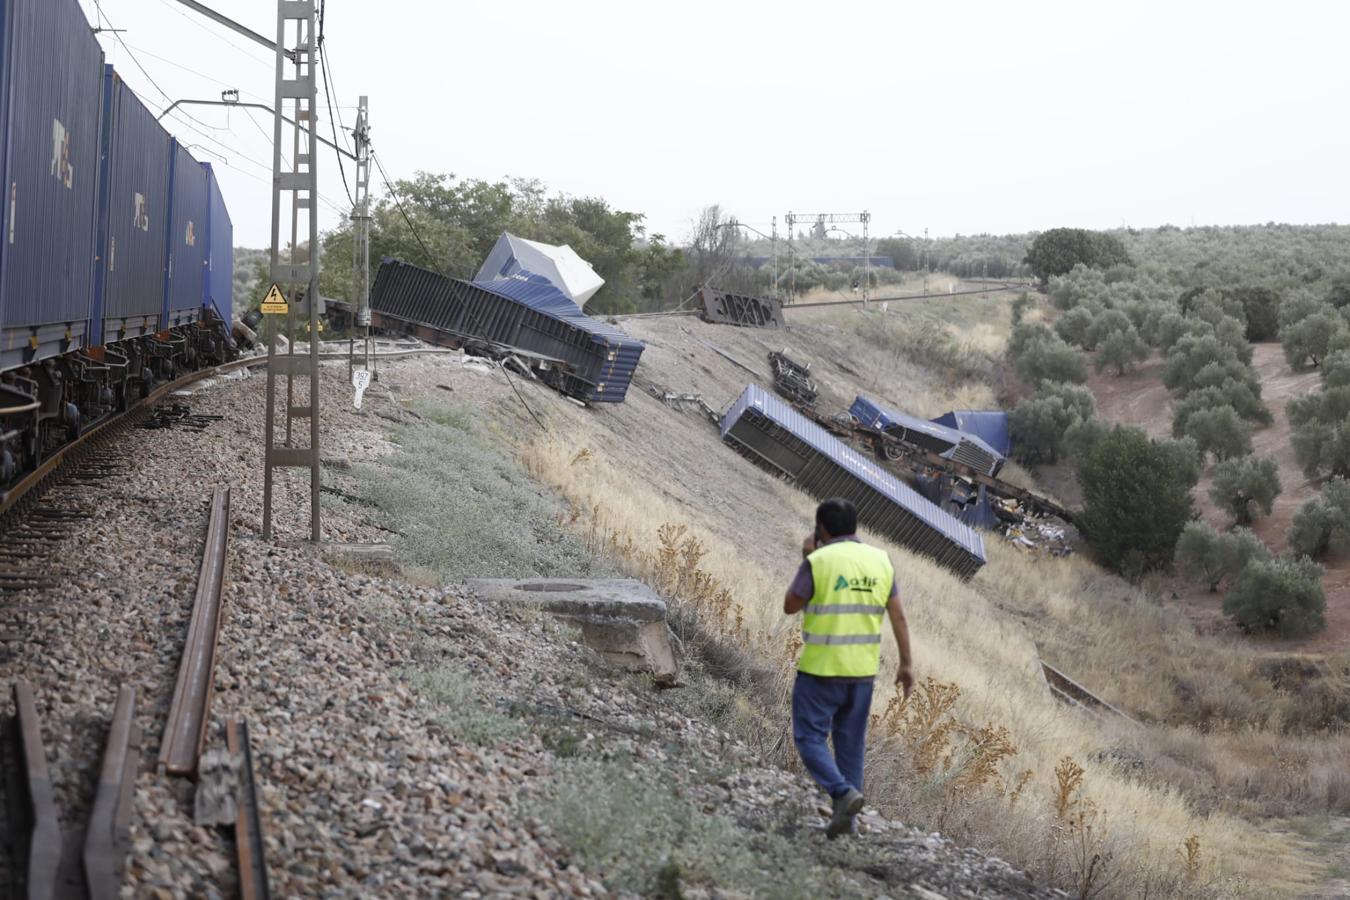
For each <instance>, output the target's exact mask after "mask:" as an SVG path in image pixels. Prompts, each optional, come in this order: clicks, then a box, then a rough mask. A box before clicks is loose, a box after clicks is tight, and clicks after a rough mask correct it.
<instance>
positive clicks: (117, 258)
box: [0, 0, 233, 488]
mask: <svg viewBox="0 0 1350 900" xmlns="http://www.w3.org/2000/svg"><path fill="white" fill-rule="evenodd" d="M0 31H2V33H0V185H3V187H4V191H3V195H2V197H0V488H3V486H4V485H7V484H10V483H12V482H13V481H14V480H15V479H16V478H18V477H19V476H21V475H22V474H23V473H24V472H27V471H29V470H31V469H32V468H34V467H35V466H37V465H38V464H39V463H40V461H41V460H42V458H43V457H44V456H45V455H47V454H49V453H50V452H51V451H52V450H53V449H54V448H56V447H59V446H60V445H61V444H62V443H64V442H65V441H68V440H71V439H73V438H74V437H75V436H77V435H78V434H79V433H80V431H81V430H82V429H83V428H85V427H88V425H90V424H91V423H93V422H96V421H98V420H99V419H101V418H104V417H106V416H108V415H110V414H113V413H115V412H117V411H120V410H122V409H125V408H126V407H127V405H128V404H130V403H133V402H134V401H135V400H136V399H138V398H140V397H143V396H144V395H145V394H147V393H148V392H149V391H150V390H151V388H152V386H153V385H154V384H155V383H156V382H157V381H164V380H169V379H172V378H174V377H176V376H177V375H178V374H180V373H181V372H184V371H186V370H189V369H192V368H197V367H200V366H202V365H206V364H211V363H215V362H223V361H224V360H225V358H226V357H227V355H229V354H230V353H231V352H232V351H231V348H232V340H231V337H230V334H229V323H230V317H231V290H232V287H233V247H232V243H233V234H232V227H231V224H230V215H229V211H228V210H227V209H226V206H225V201H224V198H223V196H222V195H221V191H220V185H219V183H218V182H217V180H216V177H215V173H214V172H213V171H212V169H211V166H210V165H208V164H205V163H201V162H198V161H197V160H196V159H194V158H193V156H192V154H191V153H190V152H189V151H188V148H187V147H185V146H184V145H183V144H181V143H179V142H178V141H177V140H176V139H174V137H173V136H172V135H170V134H169V133H168V132H167V131H165V130H164V128H162V127H161V126H160V124H159V122H158V121H157V120H156V119H155V116H154V114H153V113H152V112H151V111H150V110H149V109H148V108H147V107H146V106H145V104H144V103H142V102H141V101H140V100H139V99H137V97H136V96H135V94H133V93H132V92H131V90H130V89H129V88H128V87H127V86H126V84H125V83H124V82H123V81H122V79H121V78H120V77H119V75H118V73H117V72H116V71H114V69H113V67H112V66H111V65H105V64H104V59H103V51H102V49H101V48H100V46H99V43H98V40H97V38H96V37H95V36H94V33H93V31H92V29H91V28H90V26H89V22H88V20H87V19H86V18H85V15H84V12H83V11H82V10H81V9H80V6H79V3H78V0H8V2H0Z"/></svg>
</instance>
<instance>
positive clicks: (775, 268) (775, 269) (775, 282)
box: [771, 216, 781, 300]
mask: <svg viewBox="0 0 1350 900" xmlns="http://www.w3.org/2000/svg"><path fill="white" fill-rule="evenodd" d="M771 243H772V244H773V299H775V300H780V299H781V298H780V297H779V296H778V217H777V216H774V217H773V238H772V240H771Z"/></svg>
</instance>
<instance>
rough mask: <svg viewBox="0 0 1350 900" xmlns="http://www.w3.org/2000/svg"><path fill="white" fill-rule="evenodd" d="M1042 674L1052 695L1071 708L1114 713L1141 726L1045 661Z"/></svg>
mask: <svg viewBox="0 0 1350 900" xmlns="http://www.w3.org/2000/svg"><path fill="white" fill-rule="evenodd" d="M1041 674H1042V675H1044V676H1045V683H1046V686H1048V687H1049V688H1050V693H1051V694H1052V695H1053V696H1054V697H1055V699H1057V700H1060V701H1061V702H1063V703H1068V704H1069V705H1071V706H1078V707H1081V708H1083V709H1086V710H1087V711H1088V712H1098V713H1099V712H1109V713H1113V714H1115V715H1117V716H1119V717H1120V718H1122V719H1124V720H1125V721H1127V722H1129V723H1131V724H1133V725H1138V724H1139V720H1138V719H1135V718H1134V717H1133V716H1131V715H1130V714H1129V713H1127V712H1125V711H1123V710H1121V709H1118V708H1116V707H1114V706H1112V705H1111V704H1110V703H1107V702H1106V701H1105V700H1103V699H1101V698H1100V697H1098V696H1097V695H1096V694H1094V693H1092V692H1091V691H1089V690H1088V689H1087V688H1085V687H1083V686H1082V685H1081V684H1079V683H1078V682H1076V681H1074V680H1073V679H1072V678H1070V677H1069V676H1068V675H1065V674H1064V673H1063V672H1061V671H1059V669H1056V668H1055V667H1054V666H1052V665H1050V664H1049V663H1047V662H1045V661H1044V660H1042V661H1041Z"/></svg>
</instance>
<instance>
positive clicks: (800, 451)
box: [721, 384, 985, 579]
mask: <svg viewBox="0 0 1350 900" xmlns="http://www.w3.org/2000/svg"><path fill="white" fill-rule="evenodd" d="M721 432H722V440H723V441H725V442H726V443H727V444H729V445H730V446H732V447H733V448H735V449H736V450H738V451H739V452H741V453H742V454H743V455H745V456H747V457H749V458H750V459H751V460H753V461H755V462H756V463H758V464H759V465H761V466H763V467H765V468H767V469H769V470H770V471H772V472H776V473H779V474H782V475H784V476H786V477H787V478H789V479H791V480H792V481H793V482H795V483H796V484H797V485H798V486H800V487H801V488H802V489H803V490H804V491H806V492H807V493H808V494H811V495H812V496H814V497H816V498H817V499H820V500H824V499H827V498H829V497H844V498H846V499H848V500H850V501H852V503H853V505H854V506H856V507H857V508H858V518H859V520H860V521H861V522H862V524H864V525H866V526H867V527H868V528H870V529H872V530H873V531H877V532H879V533H881V534H884V535H886V536H887V537H889V538H890V539H891V540H893V541H895V542H896V543H897V544H900V545H901V546H902V547H905V548H907V549H909V550H912V551H914V552H915V553H918V554H921V555H923V556H927V557H929V558H931V559H933V560H934V561H935V562H937V563H938V564H939V565H941V566H944V567H945V568H947V569H950V570H951V571H952V572H954V573H956V574H957V575H958V576H960V577H961V578H963V579H969V578H972V577H974V575H975V573H976V572H978V571H979V569H980V567H981V566H983V565H984V562H985V557H984V540H983V538H981V537H980V534H979V532H977V531H975V530H974V529H973V528H971V527H970V526H968V525H965V524H963V523H961V522H960V521H958V520H957V519H956V518H954V517H953V516H951V515H950V514H948V513H946V512H944V511H942V510H941V509H939V508H938V507H937V506H935V505H934V504H933V503H931V502H930V501H929V500H927V499H926V498H925V497H923V496H922V495H920V494H919V493H918V492H917V491H915V490H913V489H912V488H910V487H909V486H908V485H906V484H904V483H903V482H902V481H900V479H898V478H896V477H895V475H893V474H891V473H890V472H888V471H886V470H885V469H884V468H882V467H881V466H880V465H878V463H877V462H876V461H874V460H872V459H869V458H868V457H867V456H865V455H863V454H861V453H859V452H858V451H856V450H854V449H853V448H852V447H849V446H848V445H847V444H845V443H843V442H842V441H840V440H839V439H837V438H835V437H834V436H832V435H831V434H829V433H828V432H827V431H825V429H823V428H821V427H820V426H819V425H817V424H815V423H814V422H812V421H810V420H809V419H807V418H806V417H805V416H803V415H802V414H801V413H799V412H797V411H796V410H795V409H793V408H792V407H791V406H789V405H788V404H786V403H784V402H783V401H782V400H780V399H779V398H778V397H775V396H774V395H773V394H771V393H769V392H768V391H766V390H765V389H764V388H762V387H760V386H759V385H756V384H752V385H750V386H749V387H747V388H746V389H745V391H744V392H743V393H742V394H741V396H740V397H739V398H738V399H737V400H736V402H735V403H733V404H732V405H731V408H730V409H729V410H727V413H726V415H724V416H723V417H722V425H721Z"/></svg>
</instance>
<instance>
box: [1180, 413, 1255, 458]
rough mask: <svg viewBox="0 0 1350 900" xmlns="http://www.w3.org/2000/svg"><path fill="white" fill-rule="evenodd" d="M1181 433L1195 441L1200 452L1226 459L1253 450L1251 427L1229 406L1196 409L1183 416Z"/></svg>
mask: <svg viewBox="0 0 1350 900" xmlns="http://www.w3.org/2000/svg"><path fill="white" fill-rule="evenodd" d="M1184 436H1185V437H1188V438H1191V439H1192V440H1194V441H1195V444H1196V446H1197V447H1198V448H1199V450H1200V453H1201V454H1206V453H1207V454H1210V455H1212V456H1213V457H1214V459H1215V460H1225V459H1229V458H1231V457H1234V456H1242V455H1244V454H1247V453H1251V452H1252V429H1251V426H1250V425H1248V424H1247V423H1246V422H1244V421H1243V420H1242V417H1241V416H1239V415H1238V414H1237V411H1236V410H1234V409H1233V407H1231V406H1226V405H1225V406H1213V407H1210V408H1209V409H1202V410H1197V411H1196V412H1194V413H1192V414H1191V415H1190V417H1189V418H1187V419H1186V428H1185V432H1184Z"/></svg>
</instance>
